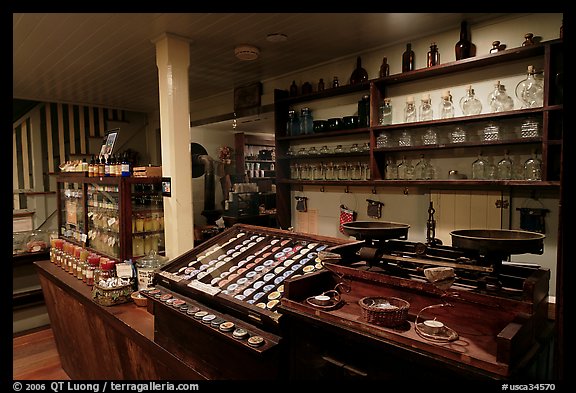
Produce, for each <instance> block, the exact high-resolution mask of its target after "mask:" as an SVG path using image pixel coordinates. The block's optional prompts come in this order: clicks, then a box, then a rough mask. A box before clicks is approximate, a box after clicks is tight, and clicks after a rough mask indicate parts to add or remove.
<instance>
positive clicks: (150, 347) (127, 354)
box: [34, 260, 206, 380]
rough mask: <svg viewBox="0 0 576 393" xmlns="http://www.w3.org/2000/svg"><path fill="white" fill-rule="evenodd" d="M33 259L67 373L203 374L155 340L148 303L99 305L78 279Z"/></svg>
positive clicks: (152, 377)
mask: <svg viewBox="0 0 576 393" xmlns="http://www.w3.org/2000/svg"><path fill="white" fill-rule="evenodd" d="M34 264H35V266H36V268H37V271H38V274H39V277H40V284H41V286H42V291H43V293H44V299H45V301H46V307H47V308H48V315H49V316H50V323H51V326H52V329H53V331H54V338H55V341H56V346H57V348H58V353H59V354H60V358H61V362H62V368H63V369H64V370H65V371H66V373H67V374H68V375H69V376H70V378H71V379H85V380H89V379H91V380H96V379H106V380H114V379H119V380H120V379H132V380H199V379H200V380H203V379H206V378H205V377H204V376H202V375H200V374H199V373H198V372H196V371H195V370H194V369H193V368H192V367H190V366H189V365H187V364H186V363H184V362H183V361H182V360H180V359H178V358H176V357H175V356H174V355H172V354H171V353H169V352H168V351H166V350H165V349H164V348H162V347H161V346H159V345H158V344H156V343H155V342H154V316H153V315H152V314H150V313H149V312H148V311H147V310H146V307H137V306H136V305H135V304H134V303H132V302H130V303H125V304H119V305H115V306H111V307H104V306H100V305H98V304H96V303H94V302H93V301H92V294H91V287H89V286H87V285H86V284H84V283H83V282H82V281H81V280H78V279H77V278H76V277H74V276H72V275H71V274H68V273H67V272H65V271H64V270H62V269H61V268H60V267H58V266H56V265H54V264H52V263H50V261H48V260H45V261H37V262H34Z"/></svg>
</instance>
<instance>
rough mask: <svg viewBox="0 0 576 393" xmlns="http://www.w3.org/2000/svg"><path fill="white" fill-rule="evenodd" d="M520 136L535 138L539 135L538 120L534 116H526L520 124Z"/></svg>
mask: <svg viewBox="0 0 576 393" xmlns="http://www.w3.org/2000/svg"><path fill="white" fill-rule="evenodd" d="M520 136H521V137H522V138H536V137H539V136H540V122H539V121H538V119H536V118H535V117H527V118H526V119H524V120H523V121H522V125H521V126H520Z"/></svg>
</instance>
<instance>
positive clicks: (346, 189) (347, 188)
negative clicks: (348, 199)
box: [344, 186, 350, 194]
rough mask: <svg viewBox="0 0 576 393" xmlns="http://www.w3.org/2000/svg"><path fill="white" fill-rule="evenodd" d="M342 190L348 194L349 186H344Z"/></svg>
mask: <svg viewBox="0 0 576 393" xmlns="http://www.w3.org/2000/svg"><path fill="white" fill-rule="evenodd" d="M344 192H345V193H346V194H348V193H349V192H350V187H348V186H346V188H345V189H344Z"/></svg>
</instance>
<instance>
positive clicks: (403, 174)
mask: <svg viewBox="0 0 576 393" xmlns="http://www.w3.org/2000/svg"><path fill="white" fill-rule="evenodd" d="M398 179H400V180H413V179H414V165H412V161H411V160H408V159H406V157H402V161H400V164H398Z"/></svg>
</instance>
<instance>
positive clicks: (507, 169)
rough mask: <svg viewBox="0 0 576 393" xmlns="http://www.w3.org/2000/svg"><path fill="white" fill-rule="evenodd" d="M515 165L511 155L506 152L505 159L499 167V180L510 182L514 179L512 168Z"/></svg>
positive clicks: (500, 162)
mask: <svg viewBox="0 0 576 393" xmlns="http://www.w3.org/2000/svg"><path fill="white" fill-rule="evenodd" d="M513 165H514V163H513V162H512V159H511V158H510V154H509V153H508V151H507V150H506V151H505V152H504V158H502V159H501V160H500V161H499V162H498V165H497V170H498V179H501V180H509V179H512V167H513Z"/></svg>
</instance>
